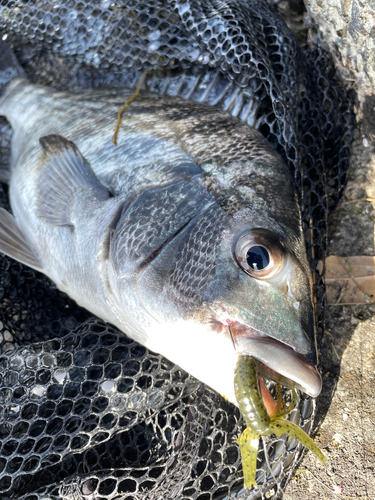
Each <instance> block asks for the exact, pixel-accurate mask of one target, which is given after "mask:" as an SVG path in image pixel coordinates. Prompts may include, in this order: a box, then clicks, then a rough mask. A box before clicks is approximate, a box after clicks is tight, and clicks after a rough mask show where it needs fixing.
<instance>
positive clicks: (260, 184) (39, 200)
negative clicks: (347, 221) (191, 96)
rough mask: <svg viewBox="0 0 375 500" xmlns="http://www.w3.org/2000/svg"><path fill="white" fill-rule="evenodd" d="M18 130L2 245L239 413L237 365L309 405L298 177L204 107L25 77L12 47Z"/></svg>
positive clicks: (4, 66)
mask: <svg viewBox="0 0 375 500" xmlns="http://www.w3.org/2000/svg"><path fill="white" fill-rule="evenodd" d="M0 54H1V56H0V115H1V116H5V117H6V119H7V120H8V122H9V123H10V125H11V127H12V130H13V135H12V142H11V162H10V166H9V169H7V170H4V171H1V172H0V178H1V180H2V181H6V182H8V183H9V198H10V205H11V213H10V212H8V211H6V210H5V209H0V251H1V252H2V253H4V254H6V255H8V256H9V257H11V258H13V259H15V260H17V261H19V262H21V263H23V264H25V265H27V266H29V267H31V268H33V269H35V270H36V271H39V272H41V273H44V274H45V275H46V276H48V277H49V278H50V279H51V280H52V281H53V282H54V283H55V284H56V286H57V287H58V288H59V289H60V290H61V291H62V292H65V293H67V294H68V295H69V296H70V297H72V298H73V299H74V300H75V301H76V302H77V303H78V304H79V305H80V306H82V307H84V308H86V309H87V310H89V311H91V312H92V313H93V314H95V315H96V316H98V317H100V318H102V319H103V320H105V321H107V322H109V323H111V324H113V325H115V326H116V327H118V328H119V329H120V330H121V331H123V332H124V333H125V334H126V335H128V336H130V337H131V338H133V339H134V340H136V341H138V342H139V343H140V344H142V345H144V346H146V347H148V348H149V349H150V350H152V351H155V352H158V353H160V354H162V355H164V356H165V357H166V358H168V359H170V360H171V361H172V362H173V363H175V364H177V365H179V366H180V367H181V368H183V369H184V370H186V371H187V372H189V373H190V374H192V375H193V376H194V377H196V378H197V379H198V380H201V381H202V382H204V383H206V384H207V385H209V386H210V387H212V388H213V389H214V390H216V391H217V392H219V393H220V394H222V395H223V396H225V397H226V398H227V399H228V400H229V401H231V402H233V403H234V404H236V405H238V400H237V397H236V393H235V388H234V376H235V370H236V366H237V361H238V356H246V357H250V358H251V359H255V360H256V361H257V367H258V368H257V369H258V371H259V376H261V377H265V378H267V379H269V380H275V381H276V382H278V383H281V384H283V385H285V386H286V387H289V388H292V389H294V388H297V389H300V390H302V391H304V392H305V393H307V394H309V395H310V396H312V397H316V396H318V394H319V393H320V390H321V385H322V381H321V377H320V374H319V371H318V369H317V350H316V341H315V326H314V313H313V305H312V277H311V272H310V267H309V264H308V260H307V256H306V250H305V243H304V237H303V232H302V224H301V213H300V209H299V205H298V199H297V195H296V192H295V188H294V181H293V175H292V173H291V171H290V169H289V167H288V166H287V165H286V163H285V162H284V160H283V159H282V158H281V157H280V156H279V154H278V153H277V152H276V151H275V150H274V148H273V147H272V146H271V145H270V144H269V143H268V142H267V141H266V139H265V138H264V137H263V136H262V135H261V134H260V133H259V132H258V131H257V130H256V129H255V128H252V127H250V126H249V125H248V124H246V123H243V122H241V121H240V120H239V119H238V118H235V117H233V116H230V115H229V114H228V113H226V112H224V111H222V110H219V109H216V108H215V107H212V106H209V105H206V104H204V103H196V102H191V101H187V100H183V99H181V98H179V97H171V96H161V95H157V94H153V93H151V92H147V91H141V92H140V93H139V94H138V95H137V97H136V99H133V101H132V102H131V103H130V104H129V106H128V107H127V109H126V110H125V111H124V112H123V114H122V120H121V123H120V127H119V130H118V136H117V145H115V144H114V143H113V140H112V139H113V131H114V126H115V124H116V120H117V116H118V112H119V109H120V108H121V106H122V105H123V103H124V102H126V101H128V100H130V99H131V97H132V95H133V93H134V91H132V90H130V89H116V90H113V89H86V90H82V91H76V92H67V91H56V90H53V89H51V88H48V87H43V86H39V85H36V84H33V83H31V82H30V81H28V79H27V77H26V76H25V74H24V72H23V70H22V68H21V66H20V65H19V63H18V62H17V59H16V58H15V56H14V54H13V53H12V51H11V50H10V49H9V47H8V46H7V45H6V44H5V42H0Z"/></svg>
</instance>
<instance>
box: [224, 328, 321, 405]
mask: <svg viewBox="0 0 375 500" xmlns="http://www.w3.org/2000/svg"><path fill="white" fill-rule="evenodd" d="M228 329H229V331H230V335H231V337H232V339H233V344H234V348H235V350H236V352H237V354H240V355H246V356H251V357H253V358H255V359H257V360H258V361H260V362H261V364H260V374H261V375H262V376H264V377H265V378H268V379H271V380H275V381H278V382H281V383H282V384H283V385H286V386H287V387H290V388H293V387H296V388H297V389H300V390H301V391H303V392H305V393H306V394H308V395H310V396H312V397H317V396H318V395H319V394H320V391H321V388H322V379H321V376H320V374H319V372H318V370H317V368H316V366H315V365H314V364H312V363H310V362H308V361H307V360H306V359H305V358H304V357H303V356H301V355H300V354H298V353H297V352H296V351H294V350H293V349H292V348H291V347H289V346H287V345H286V344H283V343H282V342H279V341H278V340H275V339H273V338H271V337H268V336H267V335H264V334H262V333H261V332H258V331H256V330H254V329H252V328H250V327H246V326H244V325H239V324H238V323H237V324H236V323H232V324H229V325H228Z"/></svg>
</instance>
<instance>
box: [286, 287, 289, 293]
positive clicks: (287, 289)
mask: <svg viewBox="0 0 375 500" xmlns="http://www.w3.org/2000/svg"><path fill="white" fill-rule="evenodd" d="M288 292H289V287H288V285H286V293H288Z"/></svg>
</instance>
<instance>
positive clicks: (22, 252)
mask: <svg viewBox="0 0 375 500" xmlns="http://www.w3.org/2000/svg"><path fill="white" fill-rule="evenodd" d="M0 252H2V253H5V254H6V255H8V256H9V257H12V259H15V260H18V261H19V262H22V264H26V266H29V267H32V268H33V269H36V270H37V271H41V272H43V265H42V263H41V261H40V260H39V259H38V257H37V256H36V255H35V254H34V252H33V251H32V250H31V248H30V246H29V244H28V242H27V241H26V239H25V237H24V235H23V234H22V232H21V230H20V228H19V227H18V224H17V222H16V220H15V218H14V217H13V215H11V214H10V213H9V212H7V211H6V210H4V209H3V208H0Z"/></svg>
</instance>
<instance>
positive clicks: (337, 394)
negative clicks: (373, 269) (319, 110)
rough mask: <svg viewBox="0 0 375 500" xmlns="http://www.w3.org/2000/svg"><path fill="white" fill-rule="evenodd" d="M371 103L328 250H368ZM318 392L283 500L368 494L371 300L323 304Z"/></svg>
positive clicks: (373, 211)
mask: <svg viewBox="0 0 375 500" xmlns="http://www.w3.org/2000/svg"><path fill="white" fill-rule="evenodd" d="M374 106H375V101H372V98H368V99H367V101H366V104H365V106H364V107H363V108H362V109H361V110H359V111H360V113H358V114H359V116H361V117H363V119H362V120H361V121H360V122H359V123H358V128H357V130H356V132H355V141H354V145H353V146H354V147H353V155H352V162H351V169H350V172H349V182H348V186H347V188H346V192H345V197H344V199H343V200H342V202H341V204H340V206H339V208H338V210H337V212H336V214H335V231H334V233H333V234H332V238H331V240H330V253H333V254H336V255H339V256H349V255H374V221H375V203H374V202H373V201H368V199H369V198H370V199H372V200H373V199H374V200H375V123H374V117H375V110H374ZM321 368H322V374H323V384H324V385H323V392H322V394H321V395H320V397H319V398H318V413H317V416H316V422H315V426H316V428H315V441H316V443H317V444H318V445H319V446H320V447H321V448H322V449H323V451H324V453H325V454H326V456H327V458H328V461H327V463H326V464H324V465H323V464H321V463H319V462H318V461H317V460H316V459H315V457H314V456H313V455H312V454H311V453H310V454H306V455H305V457H304V459H303V461H302V462H301V463H300V464H299V467H298V468H297V471H296V473H295V474H294V477H293V478H292V480H291V481H290V483H289V484H288V485H287V487H286V491H285V494H284V497H283V500H315V499H322V500H323V499H327V500H336V499H366V500H374V499H375V470H374V469H375V304H364V305H355V306H329V307H327V310H326V328H325V335H324V338H323V341H322V345H321Z"/></svg>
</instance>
